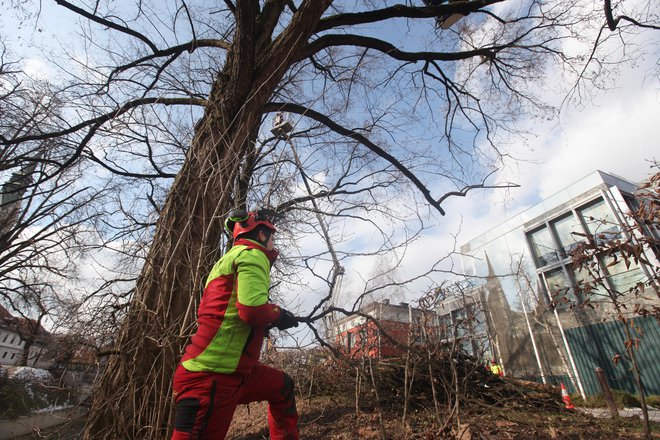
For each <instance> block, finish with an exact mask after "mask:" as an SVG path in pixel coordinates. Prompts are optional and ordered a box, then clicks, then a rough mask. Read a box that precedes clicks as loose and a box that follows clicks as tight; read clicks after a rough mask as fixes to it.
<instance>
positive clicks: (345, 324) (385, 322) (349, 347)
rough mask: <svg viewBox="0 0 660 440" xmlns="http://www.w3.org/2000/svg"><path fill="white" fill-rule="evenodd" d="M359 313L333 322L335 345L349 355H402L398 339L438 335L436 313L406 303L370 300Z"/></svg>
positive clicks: (416, 339)
mask: <svg viewBox="0 0 660 440" xmlns="http://www.w3.org/2000/svg"><path fill="white" fill-rule="evenodd" d="M358 313H359V314H356V315H352V316H346V317H344V318H341V319H339V320H337V321H336V323H335V326H334V327H335V331H334V332H335V335H336V336H335V342H336V344H337V346H338V347H340V349H341V350H342V351H343V352H345V353H347V354H349V355H350V356H351V357H361V356H369V357H372V358H382V357H390V356H397V355H401V354H403V350H402V349H401V348H400V347H398V346H397V345H398V344H399V343H402V344H409V343H410V344H414V343H420V342H422V341H424V340H425V339H427V338H429V337H432V336H437V335H438V318H437V315H436V313H434V312H432V311H428V310H422V309H419V308H415V307H412V306H411V305H409V304H407V303H400V304H391V303H390V301H389V300H384V301H382V302H373V303H370V304H368V305H366V306H364V307H363V308H361V309H360V310H359V312H358ZM367 316H368V317H370V318H372V319H369V318H367Z"/></svg>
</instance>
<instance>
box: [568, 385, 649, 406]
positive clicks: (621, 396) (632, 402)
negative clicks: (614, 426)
mask: <svg viewBox="0 0 660 440" xmlns="http://www.w3.org/2000/svg"><path fill="white" fill-rule="evenodd" d="M612 397H613V398H614V404H615V405H616V407H617V408H619V409H621V408H624V407H640V406H641V403H640V402H639V399H638V398H637V396H634V395H632V394H630V393H628V392H626V391H621V390H612ZM571 401H572V402H573V404H574V405H576V406H581V407H584V408H604V407H606V406H607V403H605V399H604V398H603V395H602V394H596V395H594V396H587V399H586V400H584V399H582V397H581V396H580V395H579V394H575V395H573V394H571ZM647 404H649V405H651V406H653V405H652V404H650V403H648V398H647Z"/></svg>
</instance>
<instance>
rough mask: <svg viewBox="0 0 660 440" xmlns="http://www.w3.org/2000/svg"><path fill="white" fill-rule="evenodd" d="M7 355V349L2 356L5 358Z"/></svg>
mask: <svg viewBox="0 0 660 440" xmlns="http://www.w3.org/2000/svg"><path fill="white" fill-rule="evenodd" d="M6 357H7V352H6V351H5V352H4V354H3V355H2V358H3V359H4V358H6Z"/></svg>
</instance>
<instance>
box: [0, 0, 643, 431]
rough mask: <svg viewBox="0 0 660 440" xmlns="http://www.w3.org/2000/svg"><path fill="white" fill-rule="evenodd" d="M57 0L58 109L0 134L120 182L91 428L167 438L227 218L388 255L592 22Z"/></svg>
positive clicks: (459, 186)
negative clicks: (73, 52)
mask: <svg viewBox="0 0 660 440" xmlns="http://www.w3.org/2000/svg"><path fill="white" fill-rule="evenodd" d="M56 3H57V4H58V5H61V6H62V7H63V8H65V9H66V10H68V12H70V13H71V14H75V15H76V16H78V17H80V18H82V19H84V21H85V23H86V24H85V27H84V28H83V29H82V31H81V32H82V35H81V38H80V39H79V41H80V42H81V44H82V45H83V48H82V49H83V50H84V51H85V52H84V53H85V54H86V56H89V59H86V60H85V62H84V63H80V62H79V60H80V59H82V58H81V57H76V58H75V59H76V60H77V61H78V62H79V64H77V65H75V69H69V70H68V73H69V75H70V76H69V77H68V78H67V80H66V83H65V84H63V85H62V87H61V88H60V90H59V94H58V96H59V97H60V99H61V100H62V101H63V102H66V103H67V106H68V110H69V112H68V113H67V116H69V117H67V118H63V119H61V120H60V121H59V124H58V126H57V127H53V128H52V129H50V130H48V131H47V132H44V133H24V134H21V135H19V136H16V137H12V138H8V137H4V138H2V139H1V141H2V145H3V147H5V148H12V147H14V146H19V145H26V144H28V143H30V142H38V141H42V140H46V139H57V140H58V142H60V143H61V144H62V145H65V146H66V147H67V150H66V151H67V152H66V154H64V155H62V156H61V157H58V158H57V159H55V160H53V161H52V163H53V165H54V166H57V167H58V170H59V172H60V173H66V172H68V171H69V170H70V169H72V167H74V166H85V167H89V169H93V170H95V171H99V170H102V171H103V172H104V173H109V174H110V176H111V177H109V179H111V182H112V184H113V187H115V188H117V189H118V192H117V193H116V194H117V196H116V198H115V199H114V200H113V202H112V203H109V204H108V206H109V207H112V208H113V210H112V212H111V213H110V215H108V217H107V218H105V219H104V225H105V226H106V230H105V231H103V234H102V235H101V236H102V240H101V241H102V242H103V243H104V244H108V243H110V242H114V241H120V242H121V243H122V246H119V247H118V249H119V250H118V253H125V254H126V255H127V256H128V257H131V256H130V255H129V254H135V258H136V260H137V261H138V262H137V263H130V258H129V259H128V260H127V262H128V264H134V266H135V267H141V272H140V275H139V277H138V278H137V280H136V282H135V285H134V288H130V289H127V293H128V294H127V295H126V299H128V298H130V303H125V304H126V305H127V307H128V309H127V310H126V318H125V321H124V325H123V327H122V330H121V332H119V334H118V335H117V342H116V352H117V353H118V355H116V356H113V357H112V358H111V359H110V363H109V365H108V368H107V370H106V374H105V376H104V378H103V380H102V382H101V384H100V388H99V390H98V393H97V396H96V400H95V404H94V407H93V410H92V414H91V417H90V422H89V425H88V427H87V432H86V435H87V437H88V438H155V437H160V436H162V435H163V434H164V433H163V432H162V431H163V430H164V428H162V427H163V426H164V425H166V424H167V421H168V418H169V416H170V412H171V411H170V401H171V399H170V397H171V396H170V392H171V391H170V376H171V374H172V372H173V370H174V367H175V364H176V361H177V359H178V357H179V352H180V349H181V346H182V344H183V342H184V341H185V339H186V337H187V335H188V334H189V333H190V331H191V326H192V325H193V322H194V313H193V311H194V309H195V305H196V302H197V300H198V297H199V294H200V293H201V291H202V287H203V285H202V280H203V276H204V274H205V273H206V272H207V270H208V268H209V267H210V266H211V264H212V262H213V260H214V258H215V257H216V256H217V254H218V252H219V249H220V248H221V247H222V245H223V243H224V240H225V239H224V237H223V233H222V229H223V228H222V221H223V219H224V217H225V215H226V213H227V212H229V210H231V209H232V208H234V207H238V206H242V207H244V206H250V207H252V206H254V205H255V204H257V203H260V202H268V203H267V204H268V205H270V206H271V207H279V209H280V211H282V212H286V213H287V221H288V222H290V224H291V225H292V229H291V234H292V236H291V238H297V237H294V236H293V234H294V233H297V232H298V231H297V229H296V228H298V227H301V228H303V229H304V228H315V233H317V234H318V233H319V232H318V229H316V228H321V226H320V225H321V224H322V223H324V224H325V225H330V227H332V226H333V225H332V224H331V222H330V221H328V219H342V220H344V221H347V220H352V219H360V222H362V223H364V224H369V225H372V226H373V227H374V228H375V229H376V230H380V231H382V237H385V238H386V239H385V240H384V243H386V245H385V246H382V248H383V249H385V248H387V247H390V248H391V247H396V246H397V243H400V242H405V240H406V237H405V233H404V234H403V235H404V237H401V236H398V235H397V234H396V233H395V232H393V231H395V228H394V227H393V223H389V224H388V223H387V222H385V223H383V222H379V221H377V220H374V218H373V217H378V218H380V217H381V216H382V215H384V216H386V217H388V218H390V219H394V220H396V223H395V224H396V225H399V224H406V223H407V221H409V220H410V219H411V218H413V219H414V218H416V214H411V213H412V212H415V211H417V210H418V209H419V207H420V206H426V207H428V208H430V209H431V210H433V212H434V213H439V214H444V208H443V206H442V204H443V202H444V201H445V200H446V199H447V198H448V197H451V196H462V195H465V193H466V191H468V190H471V189H476V188H486V187H497V186H498V184H497V183H496V182H492V179H489V176H490V175H491V173H492V171H493V169H494V168H495V167H497V165H498V164H500V163H501V161H503V160H505V159H506V158H507V157H508V156H507V154H508V153H507V150H506V145H505V143H504V139H505V135H507V134H511V133H512V132H514V130H515V127H514V125H512V124H513V123H514V121H515V120H516V117H517V116H518V115H520V114H521V113H522V112H527V111H530V110H533V111H535V112H537V114H543V113H544V112H545V111H550V110H551V109H549V108H548V107H547V105H546V103H545V102H543V99H542V97H541V96H540V95H539V94H538V91H539V90H541V89H542V87H540V85H542V84H543V80H544V76H543V74H544V72H545V70H546V67H548V65H549V64H551V63H556V65H558V66H559V67H562V68H565V70H566V71H567V72H569V73H570V72H579V70H580V67H581V66H583V64H582V60H583V59H584V58H583V56H584V55H585V54H584V53H577V54H575V53H573V54H569V53H568V52H565V51H563V50H562V43H563V42H564V41H568V40H571V41H578V40H581V39H582V40H583V31H584V29H585V28H591V27H594V26H595V27H600V25H601V23H602V11H598V12H595V11H592V10H590V9H588V8H587V9H585V8H583V6H584V4H583V3H585V4H586V3H589V2H580V1H578V2H563V1H553V2H550V3H548V2H540V1H535V0H532V1H530V2H527V3H526V4H525V7H522V8H520V7H518V6H517V5H516V6H515V7H509V4H510V3H512V2H509V1H507V2H504V1H500V0H474V1H456V2H448V3H445V4H440V5H431V6H426V3H425V2H421V1H420V2H414V1H407V2H403V3H402V4H395V3H394V2H382V3H379V4H378V5H376V4H375V3H373V2H362V1H331V0H314V1H311V0H304V1H299V2H293V1H285V0H266V1H262V2H259V1H256V0H238V1H236V2H232V1H230V0H226V1H225V2H224V3H223V5H222V6H217V5H211V6H210V7H209V6H207V5H205V4H203V3H200V4H190V5H189V4H188V3H186V2H178V1H173V2H171V3H167V4H165V3H163V2H153V3H151V2H145V1H140V2H136V3H135V5H134V6H133V7H132V8H130V9H129V8H125V9H123V10H121V11H118V10H116V9H114V5H113V3H111V2H109V3H107V4H106V3H104V2H95V3H94V5H93V7H92V6H88V5H85V4H80V3H79V4H75V3H72V2H69V1H66V0H56ZM431 3H433V2H431ZM454 14H460V15H462V16H464V18H462V19H461V20H460V21H459V22H458V23H457V24H456V25H455V27H453V28H450V29H448V30H442V28H437V27H436V22H437V20H438V19H442V18H444V17H446V16H449V15H454ZM639 29H640V31H642V30H644V29H643V28H639ZM393 35H396V39H395V40H394V41H396V43H393V42H391V40H392V38H390V37H391V36H393ZM585 38H586V37H585ZM103 41H107V42H108V44H107V45H106V47H107V49H106V50H105V51H98V50H97V49H99V48H100V47H102V46H104V44H103V43H102V42H103ZM583 42H584V41H583ZM604 55H605V53H601V52H600V51H596V53H594V54H593V55H592V59H594V60H598V59H601V57H602V56H604ZM92 57H97V58H94V59H92ZM583 78H584V80H585V81H586V79H587V77H586V76H583ZM276 112H287V113H288V114H289V115H295V118H296V120H295V121H294V124H292V125H295V129H296V131H298V132H300V133H305V134H306V136H307V137H306V139H305V140H304V141H299V142H297V143H296V145H295V151H296V154H297V156H298V158H299V160H295V158H294V156H293V155H294V153H293V152H291V153H289V151H290V150H291V145H290V143H288V142H281V141H282V139H281V138H280V136H271V135H270V132H269V130H268V128H269V127H268V125H269V123H270V121H271V118H270V114H272V113H276ZM466 133H468V134H467V135H466ZM303 149H304V151H301V150H303ZM305 182H307V184H309V185H306V184H305ZM313 182H316V184H314V183H313ZM115 185H116V186H115ZM302 188H305V189H304V190H303V191H301V189H302ZM301 194H302V195H301ZM312 201H316V204H314V203H312ZM388 203H397V204H398V205H399V206H405V207H407V208H409V211H408V212H405V213H404V214H401V213H399V212H396V210H390V209H388V208H387V207H386V206H387V205H388ZM106 208H107V207H106ZM374 212H376V213H377V214H376V215H374ZM310 213H312V214H314V216H316V215H315V214H316V213H320V214H323V215H324V217H325V220H324V221H323V222H317V223H314V222H310V221H309V214H310ZM344 224H345V223H344ZM334 226H335V227H336V228H337V229H341V226H340V225H339V224H336V225H334ZM422 228H423V226H422ZM404 230H405V229H404ZM312 232H314V230H312ZM410 232H411V231H409V230H407V231H406V233H410ZM321 234H323V235H328V234H327V233H326V232H323V231H321ZM321 234H319V235H321ZM413 234H414V231H413ZM347 238H350V237H349V236H347ZM147 243H150V245H149V246H147ZM325 244H328V242H325ZM379 247H381V246H378V245H376V248H377V249H376V251H377V250H378V248H379ZM332 253H333V251H331V250H330V249H329V247H328V248H327V249H324V250H322V251H319V253H317V254H313V255H309V254H307V255H305V256H301V257H300V259H299V261H303V265H304V266H306V267H308V268H312V269H314V268H316V267H317V266H316V262H323V261H325V262H326V263H327V262H328V260H332V262H331V264H330V269H327V268H326V269H325V274H324V276H323V277H322V278H323V279H324V280H326V281H329V283H330V285H331V286H333V285H335V284H336V281H337V279H338V278H337V277H338V276H339V271H340V267H339V266H338V265H337V264H336V262H337V261H338V257H336V255H339V256H340V257H341V256H342V255H348V253H344V254H342V253H341V252H337V251H334V254H335V256H334V257H333V256H332ZM142 263H143V264H142ZM320 264H321V263H319V265H320ZM99 293H101V292H99ZM327 298H328V297H326V299H324V300H321V303H320V305H319V306H318V307H314V308H313V309H312V312H310V317H313V316H317V315H316V313H317V312H318V311H319V310H320V309H321V308H322V306H323V305H327ZM129 304H130V306H129ZM322 313H324V312H322ZM310 320H311V318H310ZM138 396H139V397H138Z"/></svg>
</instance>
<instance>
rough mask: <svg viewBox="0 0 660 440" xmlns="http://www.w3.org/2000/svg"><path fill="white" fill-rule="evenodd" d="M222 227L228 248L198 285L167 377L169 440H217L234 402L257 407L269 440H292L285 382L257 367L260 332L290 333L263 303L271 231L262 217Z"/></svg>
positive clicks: (293, 323)
mask: <svg viewBox="0 0 660 440" xmlns="http://www.w3.org/2000/svg"><path fill="white" fill-rule="evenodd" d="M225 228H226V229H227V231H228V232H229V233H231V234H232V236H233V238H234V243H233V246H232V248H231V249H230V250H229V251H228V252H227V253H226V254H225V255H224V256H223V257H222V258H220V260H218V262H217V263H216V264H215V265H214V266H213V269H212V270H211V273H210V274H209V276H208V279H207V280H206V286H205V288H204V294H203V296H202V300H201V303H200V305H199V309H198V311H197V331H196V333H195V334H194V335H193V336H192V338H191V341H190V343H189V344H188V346H187V347H186V349H185V353H184V355H183V357H182V359H181V362H180V364H179V366H178V367H177V369H176V372H175V373H174V380H173V382H174V383H173V395H174V399H175V403H176V412H175V417H174V433H173V436H172V440H183V439H186V440H187V439H200V440H204V439H213V440H222V439H224V438H225V436H226V434H227V430H228V429H229V425H230V423H231V419H232V417H233V415H234V410H235V409H236V406H237V405H238V404H239V403H240V404H247V403H250V402H256V401H264V400H265V401H268V426H269V429H270V438H271V439H280V440H284V439H286V440H297V439H298V427H297V424H298V413H297V411H296V402H295V395H294V388H293V381H292V379H291V378H290V377H289V376H288V375H286V374H285V373H284V372H283V371H280V370H277V369H275V368H271V367H269V366H267V365H264V364H262V363H260V362H259V354H260V352H261V345H262V342H263V339H264V336H265V335H266V333H267V329H269V328H271V327H276V328H278V329H280V330H286V329H288V328H291V327H297V326H298V320H297V318H296V317H295V316H294V315H293V314H292V313H291V312H289V311H287V310H284V309H283V308H281V307H279V306H277V305H275V304H271V303H269V297H268V290H269V287H270V269H271V267H272V265H273V264H274V263H275V260H276V258H277V255H278V252H277V251H276V250H275V248H274V243H273V239H274V235H275V232H276V229H275V226H274V225H273V222H272V219H271V217H270V216H269V215H268V213H267V212H266V211H253V212H249V213H248V212H246V211H245V210H235V211H234V212H232V213H231V214H230V215H229V217H228V218H227V220H226V221H225Z"/></svg>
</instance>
